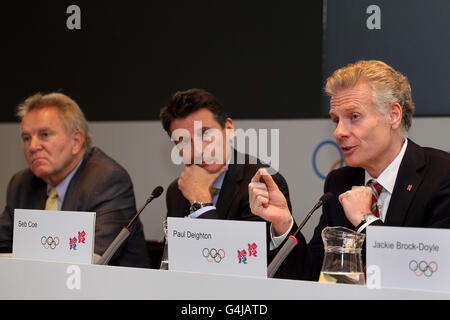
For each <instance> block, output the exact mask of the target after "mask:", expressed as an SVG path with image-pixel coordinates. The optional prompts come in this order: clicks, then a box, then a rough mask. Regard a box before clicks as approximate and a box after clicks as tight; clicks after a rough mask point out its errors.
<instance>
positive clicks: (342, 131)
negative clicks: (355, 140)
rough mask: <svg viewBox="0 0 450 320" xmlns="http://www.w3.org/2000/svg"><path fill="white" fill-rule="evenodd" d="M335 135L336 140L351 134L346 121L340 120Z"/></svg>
mask: <svg viewBox="0 0 450 320" xmlns="http://www.w3.org/2000/svg"><path fill="white" fill-rule="evenodd" d="M333 135H334V138H335V139H336V140H339V139H342V138H344V137H347V136H348V135H349V131H348V129H347V127H346V125H345V123H344V121H338V123H337V125H336V129H335V130H334V134H333Z"/></svg>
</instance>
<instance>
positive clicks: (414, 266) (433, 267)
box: [409, 260, 438, 278]
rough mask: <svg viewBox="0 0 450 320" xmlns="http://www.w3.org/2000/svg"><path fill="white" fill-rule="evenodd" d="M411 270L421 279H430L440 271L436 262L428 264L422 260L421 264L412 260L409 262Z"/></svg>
mask: <svg viewBox="0 0 450 320" xmlns="http://www.w3.org/2000/svg"><path fill="white" fill-rule="evenodd" d="M409 270H411V271H412V272H414V274H415V275H416V276H418V277H421V276H422V275H423V276H425V277H427V278H429V277H431V276H432V275H433V274H434V273H435V272H436V271H438V264H437V262H436V261H430V262H426V261H425V260H422V261H420V262H417V261H416V260H411V261H410V262H409Z"/></svg>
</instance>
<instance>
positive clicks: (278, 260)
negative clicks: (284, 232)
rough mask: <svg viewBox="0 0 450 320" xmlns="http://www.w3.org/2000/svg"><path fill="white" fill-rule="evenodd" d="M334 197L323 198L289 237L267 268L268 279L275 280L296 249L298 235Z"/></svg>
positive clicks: (324, 196)
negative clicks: (318, 210) (312, 217)
mask: <svg viewBox="0 0 450 320" xmlns="http://www.w3.org/2000/svg"><path fill="white" fill-rule="evenodd" d="M333 197H334V194H333V193H331V192H327V193H325V194H324V195H323V196H321V197H320V200H319V201H318V202H317V203H316V204H315V205H314V207H313V208H312V209H311V211H310V212H309V213H308V214H307V215H306V217H305V219H303V221H302V223H300V225H299V227H298V228H297V230H296V231H295V232H294V234H293V235H291V236H289V238H288V239H287V240H286V243H285V244H284V245H283V246H282V247H281V249H280V251H278V253H277V255H276V256H275V258H273V260H272V262H271V263H270V264H269V266H268V267H267V277H268V278H273V276H274V275H275V273H276V272H277V271H278V268H279V267H280V265H281V264H282V263H283V261H284V260H285V259H286V257H287V256H288V255H289V253H290V252H291V251H292V249H294V247H295V246H296V245H297V244H298V240H297V238H296V236H297V233H299V231H300V230H302V228H303V226H304V225H305V224H306V222H308V220H309V218H311V216H312V214H313V213H314V212H315V211H316V210H317V209H319V208H320V207H321V206H322V205H323V204H325V203H327V202H329V201H330V200H331V199H332V198H333Z"/></svg>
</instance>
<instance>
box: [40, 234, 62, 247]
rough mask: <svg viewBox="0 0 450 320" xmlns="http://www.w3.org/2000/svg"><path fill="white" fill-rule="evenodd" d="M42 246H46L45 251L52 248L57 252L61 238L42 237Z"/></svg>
mask: <svg viewBox="0 0 450 320" xmlns="http://www.w3.org/2000/svg"><path fill="white" fill-rule="evenodd" d="M41 244H42V245H43V246H44V249H48V248H50V249H52V250H55V248H56V247H57V246H58V245H59V237H46V236H42V238H41Z"/></svg>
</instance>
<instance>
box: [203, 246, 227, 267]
mask: <svg viewBox="0 0 450 320" xmlns="http://www.w3.org/2000/svg"><path fill="white" fill-rule="evenodd" d="M202 255H203V258H206V261H208V262H213V261H214V262H216V263H220V262H222V260H223V259H225V250H223V249H216V248H212V249H208V248H203V250H202Z"/></svg>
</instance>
